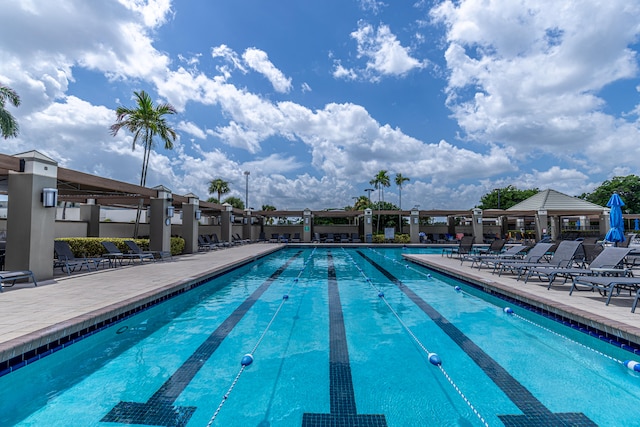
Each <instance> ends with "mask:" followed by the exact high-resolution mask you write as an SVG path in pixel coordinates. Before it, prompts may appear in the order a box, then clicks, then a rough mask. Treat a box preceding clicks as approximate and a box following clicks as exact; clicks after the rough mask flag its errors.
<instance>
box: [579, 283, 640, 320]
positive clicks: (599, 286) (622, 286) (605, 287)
mask: <svg viewBox="0 0 640 427" xmlns="http://www.w3.org/2000/svg"><path fill="white" fill-rule="evenodd" d="M578 286H583V287H586V288H587V289H578ZM574 290H597V291H599V292H600V293H601V294H602V295H606V296H607V300H606V302H605V305H609V302H610V301H611V297H612V296H613V294H614V292H615V294H616V295H619V294H620V291H622V290H628V291H630V294H631V295H632V296H633V293H634V292H635V299H634V301H633V304H632V306H631V312H632V313H635V311H636V305H638V299H639V295H640V277H627V276H575V277H574V278H573V283H572V285H571V290H570V291H569V295H571V294H573V291H574Z"/></svg>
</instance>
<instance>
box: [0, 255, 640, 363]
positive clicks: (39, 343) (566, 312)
mask: <svg viewBox="0 0 640 427" xmlns="http://www.w3.org/2000/svg"><path fill="white" fill-rule="evenodd" d="M283 246H284V245H282V244H272V243H255V244H247V245H241V246H235V247H232V248H229V249H224V250H218V251H211V252H204V253H198V254H192V255H183V256H179V257H174V260H173V261H163V262H148V263H145V264H143V265H131V266H122V267H118V268H107V269H101V270H99V271H95V272H87V273H73V274H72V275H71V276H66V275H56V277H54V279H53V280H50V281H47V282H41V283H39V284H38V287H34V286H33V284H32V283H28V284H27V283H21V284H17V285H16V286H15V287H12V288H5V289H4V292H3V293H0V313H2V316H0V375H1V374H2V373H3V372H6V369H9V368H8V367H9V366H16V362H17V361H19V360H24V362H25V363H28V362H29V361H32V360H35V359H37V358H39V357H41V356H44V355H46V354H47V351H49V349H55V348H59V347H60V346H61V345H66V344H67V343H70V342H73V340H74V339H76V338H77V337H78V336H80V335H83V334H86V333H88V332H91V331H93V330H96V329H100V328H101V327H104V326H105V325H108V324H110V323H112V322H113V321H114V319H118V318H122V317H125V316H127V315H129V314H131V313H135V312H136V311H139V310H140V309H143V308H144V307H147V306H150V305H153V304H155V303H156V302H157V301H161V300H163V299H166V298H169V297H171V296H173V295H176V294H179V293H181V292H184V291H187V290H189V289H191V288H193V287H194V286H197V285H198V284H199V283H200V282H202V281H203V280H205V279H207V278H209V277H212V276H216V275H218V274H222V273H224V272H226V271H229V270H231V269H233V268H236V267H238V266H240V265H244V264H247V263H251V262H253V261H255V260H256V259H258V258H260V257H262V256H265V255H268V254H270V253H272V252H275V251H277V250H279V249H280V248H282V247H283ZM319 246H325V245H324V244H322V245H319ZM326 246H327V247H337V246H339V245H332V244H327V245H326ZM353 246H355V245H353ZM359 246H366V245H359ZM404 256H405V257H406V258H408V259H410V260H411V261H413V262H416V263H419V264H422V265H425V266H428V267H430V268H433V269H435V270H438V271H442V272H445V273H446V274H448V275H450V276H454V277H458V278H460V279H462V280H464V281H467V282H471V283H473V284H474V285H476V286H479V287H481V288H483V289H485V290H486V291H488V292H491V293H500V294H503V295H507V296H509V297H512V298H514V299H517V300H520V301H524V302H526V303H528V304H530V305H533V306H536V307H539V308H541V309H543V310H545V311H548V312H551V313H556V314H559V315H561V316H563V317H565V318H567V319H572V320H575V321H576V322H580V323H582V324H586V325H589V326H592V327H595V328H597V329H599V330H601V331H605V332H607V333H608V334H610V335H611V336H615V337H620V338H621V339H622V340H627V341H629V342H632V343H636V344H638V345H639V346H640V311H638V312H636V313H631V311H630V309H631V298H630V297H627V296H618V297H614V298H612V301H611V304H610V305H609V306H605V304H604V298H603V297H601V296H600V295H599V294H597V293H591V292H578V293H574V295H573V296H569V287H570V285H569V284H567V285H560V284H558V285H556V286H554V287H552V289H551V290H547V289H546V285H544V284H541V283H540V282H538V281H532V282H529V283H527V284H524V283H523V282H522V281H517V280H516V279H515V278H514V277H513V276H510V275H506V276H502V277H498V276H497V275H493V274H491V272H489V271H486V270H481V271H478V270H477V269H471V268H470V267H469V264H468V263H466V264H465V265H462V266H461V265H460V261H459V260H456V259H451V258H447V257H442V256H440V255H404ZM558 282H560V280H558Z"/></svg>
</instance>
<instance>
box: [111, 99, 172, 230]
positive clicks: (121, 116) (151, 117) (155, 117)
mask: <svg viewBox="0 0 640 427" xmlns="http://www.w3.org/2000/svg"><path fill="white" fill-rule="evenodd" d="M133 93H134V95H135V97H136V103H137V107H136V108H127V107H118V109H117V110H116V122H115V123H114V124H112V125H111V134H112V135H113V136H116V135H117V134H118V131H119V130H120V129H122V128H125V129H126V130H128V131H129V132H131V133H132V134H133V144H132V147H131V148H132V150H135V149H136V143H137V142H139V141H140V142H141V143H142V144H143V145H144V155H143V158H142V172H141V174H140V186H141V187H144V186H145V185H146V183H147V170H148V169H149V157H150V155H151V151H152V150H153V145H154V144H153V141H154V138H155V137H156V136H158V137H160V139H161V140H162V141H163V142H164V148H165V149H166V150H171V149H173V141H175V140H176V137H177V134H176V131H175V130H173V129H172V128H171V127H170V126H169V125H168V124H167V121H166V118H165V116H166V115H168V114H175V113H176V110H175V108H173V106H172V105H170V104H159V105H157V106H154V105H153V101H152V100H151V97H150V96H149V94H147V92H145V91H140V92H133ZM143 203H144V200H143V199H140V203H139V204H138V212H137V214H136V225H135V228H134V231H133V233H134V236H133V237H138V228H139V226H140V213H141V212H142V206H143Z"/></svg>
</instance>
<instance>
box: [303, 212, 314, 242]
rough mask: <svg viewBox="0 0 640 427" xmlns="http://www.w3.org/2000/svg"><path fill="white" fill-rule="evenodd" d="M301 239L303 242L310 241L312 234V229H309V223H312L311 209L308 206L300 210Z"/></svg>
mask: <svg viewBox="0 0 640 427" xmlns="http://www.w3.org/2000/svg"><path fill="white" fill-rule="evenodd" d="M302 224H303V226H302V241H303V242H305V243H309V242H311V240H313V239H312V236H313V230H312V229H311V225H312V224H313V221H312V218H311V210H310V209H309V208H305V209H304V211H303V212H302Z"/></svg>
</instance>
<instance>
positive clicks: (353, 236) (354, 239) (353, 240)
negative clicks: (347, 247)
mask: <svg viewBox="0 0 640 427" xmlns="http://www.w3.org/2000/svg"><path fill="white" fill-rule="evenodd" d="M351 243H362V240H361V239H360V235H359V234H358V233H351Z"/></svg>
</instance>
